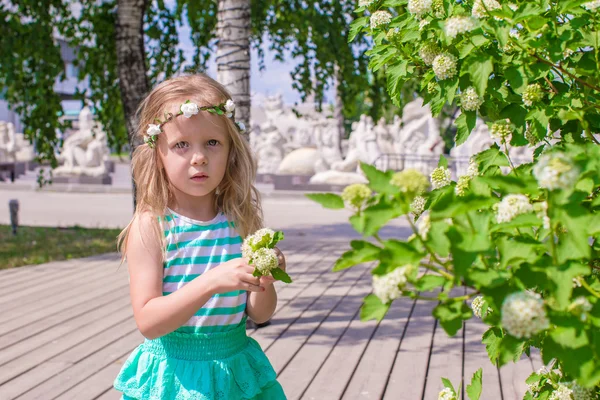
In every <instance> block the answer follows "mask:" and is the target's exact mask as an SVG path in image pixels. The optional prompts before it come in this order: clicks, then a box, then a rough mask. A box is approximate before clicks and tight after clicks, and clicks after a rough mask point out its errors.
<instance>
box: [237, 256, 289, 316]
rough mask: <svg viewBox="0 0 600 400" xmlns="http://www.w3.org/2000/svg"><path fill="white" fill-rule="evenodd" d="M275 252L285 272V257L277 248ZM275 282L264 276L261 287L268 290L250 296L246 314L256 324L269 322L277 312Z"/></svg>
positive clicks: (261, 279)
mask: <svg viewBox="0 0 600 400" xmlns="http://www.w3.org/2000/svg"><path fill="white" fill-rule="evenodd" d="M275 251H276V252H277V255H278V258H279V267H280V268H281V269H283V270H285V266H286V265H285V256H284V255H283V253H282V252H281V251H280V250H279V249H278V248H277V247H275ZM274 282H275V279H273V278H272V277H270V276H263V277H261V278H260V286H263V287H264V288H265V289H266V290H265V291H264V292H258V293H249V294H248V302H247V304H246V312H247V313H248V316H249V317H250V319H252V321H254V322H255V323H256V324H262V323H265V322H267V321H268V320H269V319H271V316H273V313H274V312H275V308H276V307H277V292H276V291H275V287H274V286H273V283H274Z"/></svg>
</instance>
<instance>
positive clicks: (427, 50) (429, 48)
mask: <svg viewBox="0 0 600 400" xmlns="http://www.w3.org/2000/svg"><path fill="white" fill-rule="evenodd" d="M438 54H440V48H439V47H438V46H437V44H435V43H426V44H425V45H423V47H421V49H419V57H421V60H423V62H424V63H425V65H431V64H432V63H433V60H435V58H436V57H437V56H438Z"/></svg>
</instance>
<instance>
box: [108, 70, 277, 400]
mask: <svg viewBox="0 0 600 400" xmlns="http://www.w3.org/2000/svg"><path fill="white" fill-rule="evenodd" d="M234 112H235V104H234V103H233V101H232V100H231V96H230V95H229V94H228V93H227V91H226V90H225V88H223V87H222V86H221V85H220V84H219V83H217V82H215V81H214V80H212V79H211V78H209V77H207V76H205V75H192V76H182V77H177V78H173V79H169V80H167V81H165V82H163V83H161V84H160V85H158V86H157V87H156V88H155V89H154V90H153V91H152V92H151V93H150V94H149V95H148V97H147V98H146V99H145V100H144V101H143V102H142V104H141V106H140V125H139V128H138V131H137V135H138V136H140V138H143V139H144V144H142V145H140V146H139V147H137V148H136V150H135V151H134V153H133V158H132V166H133V176H134V180H135V183H136V187H137V189H136V195H137V209H136V212H135V215H134V217H133V219H132V220H131V222H130V223H129V225H128V226H127V228H125V229H124V230H123V232H122V233H121V235H120V237H119V239H120V243H121V251H122V253H123V256H124V257H126V258H127V262H128V269H129V278H130V291H131V303H132V306H133V314H134V317H135V321H136V323H137V326H138V329H139V330H140V332H141V333H142V334H143V335H144V336H145V337H146V340H145V341H144V343H142V344H141V345H139V346H138V347H137V348H136V349H135V350H134V351H133V353H132V354H131V355H130V356H129V358H128V359H127V361H126V362H125V364H124V365H123V368H122V369H121V372H120V373H119V375H118V377H117V378H116V380H115V382H114V386H115V388H116V389H117V390H119V391H121V392H123V397H122V398H123V399H160V400H174V399H202V400H209V399H210V400H212V399H222V400H236V399H285V394H284V392H283V389H282V388H281V386H280V385H279V383H278V382H277V381H276V379H275V371H274V370H273V367H272V366H271V364H270V362H269V360H268V359H267V356H266V355H265V353H264V352H263V351H262V349H261V348H260V346H259V344H258V343H257V342H256V341H255V340H254V339H252V338H249V337H248V336H246V318H247V316H249V317H250V318H251V319H252V320H253V321H254V322H255V323H263V322H265V321H267V320H269V318H270V317H271V315H272V314H273V312H274V310H275V306H276V304H277V294H276V293H275V289H274V287H273V282H274V279H273V278H271V277H260V278H257V277H254V276H253V275H252V273H253V271H254V268H253V267H252V266H250V265H248V263H247V260H246V259H243V258H242V255H241V250H240V248H241V243H242V238H243V237H246V236H247V235H249V234H252V233H254V232H255V231H256V230H257V229H259V228H261V224H262V211H261V207H260V203H259V196H258V192H257V190H256V189H255V188H254V186H253V184H252V182H253V180H254V177H255V174H256V165H255V163H254V161H253V158H252V156H251V152H250V149H249V146H248V143H247V142H246V140H245V139H244V138H243V137H242V133H243V131H244V126H243V124H242V123H237V124H236V123H235V122H234ZM279 261H280V267H282V268H285V258H284V257H283V255H282V254H281V253H280V252H279Z"/></svg>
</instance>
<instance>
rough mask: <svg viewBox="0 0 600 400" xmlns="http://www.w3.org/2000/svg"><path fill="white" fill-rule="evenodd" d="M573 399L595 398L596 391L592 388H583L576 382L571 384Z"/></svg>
mask: <svg viewBox="0 0 600 400" xmlns="http://www.w3.org/2000/svg"><path fill="white" fill-rule="evenodd" d="M571 389H572V390H573V400H595V399H596V393H595V390H594V389H588V388H584V387H583V386H579V385H578V384H576V383H575V384H573V387H572V388H571Z"/></svg>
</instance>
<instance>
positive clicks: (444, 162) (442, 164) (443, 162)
mask: <svg viewBox="0 0 600 400" xmlns="http://www.w3.org/2000/svg"><path fill="white" fill-rule="evenodd" d="M438 167H446V168H448V159H447V158H446V157H444V155H443V154H440V159H439V161H438Z"/></svg>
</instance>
